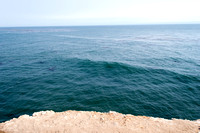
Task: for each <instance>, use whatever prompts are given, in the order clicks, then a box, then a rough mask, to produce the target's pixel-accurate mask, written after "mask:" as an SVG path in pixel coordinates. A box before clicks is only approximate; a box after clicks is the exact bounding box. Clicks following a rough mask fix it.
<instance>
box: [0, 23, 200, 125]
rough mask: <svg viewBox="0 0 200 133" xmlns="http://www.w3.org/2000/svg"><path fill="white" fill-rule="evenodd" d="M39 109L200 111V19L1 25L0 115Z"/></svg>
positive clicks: (178, 114) (181, 114)
mask: <svg viewBox="0 0 200 133" xmlns="http://www.w3.org/2000/svg"><path fill="white" fill-rule="evenodd" d="M42 110H54V111H66V110H83V111H100V112H107V111H110V110H112V111H117V112H120V113H124V114H133V115H145V116H153V117H162V118H168V119H170V118H181V119H190V120H195V119H200V25H137V26H136V25H135V26H84V27H81V26H77V27H28V28H26V27H24V28H22V27H21V28H0V122H3V121H6V120H9V119H12V118H15V117H18V116H20V115H22V114H29V115H31V114H32V113H33V112H36V111H42Z"/></svg>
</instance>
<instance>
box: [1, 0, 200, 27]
mask: <svg viewBox="0 0 200 133" xmlns="http://www.w3.org/2000/svg"><path fill="white" fill-rule="evenodd" d="M187 23H197V24H200V0H0V27H15V26H76V25H132V24H187Z"/></svg>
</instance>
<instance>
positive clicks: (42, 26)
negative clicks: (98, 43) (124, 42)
mask: <svg viewBox="0 0 200 133" xmlns="http://www.w3.org/2000/svg"><path fill="white" fill-rule="evenodd" d="M145 25H146V26H148V25H149V26H150V25H200V23H149V24H99V25H98V24H97V25H95V24H94V25H92V24H91V25H39V26H37V25H30V26H29V25H27V26H0V28H28V27H93V26H94V27H95V26H145Z"/></svg>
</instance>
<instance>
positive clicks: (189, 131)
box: [0, 110, 200, 133]
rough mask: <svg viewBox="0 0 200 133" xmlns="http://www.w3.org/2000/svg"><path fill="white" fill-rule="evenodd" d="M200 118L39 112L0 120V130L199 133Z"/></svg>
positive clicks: (23, 132)
mask: <svg viewBox="0 0 200 133" xmlns="http://www.w3.org/2000/svg"><path fill="white" fill-rule="evenodd" d="M199 128H200V120H196V121H190V120H182V119H172V120H168V119H163V118H154V117H146V116H134V115H130V114H127V115H124V114H121V113H117V112H113V111H110V112H108V113H101V112H93V111H91V112H90V111H71V110H69V111H65V112H57V113H56V112H54V111H41V112H36V113H34V114H33V115H32V116H29V115H22V116H20V117H19V118H14V119H11V120H9V121H6V122H4V123H0V133H32V132H33V133H116V132H117V133H200V130H199Z"/></svg>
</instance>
